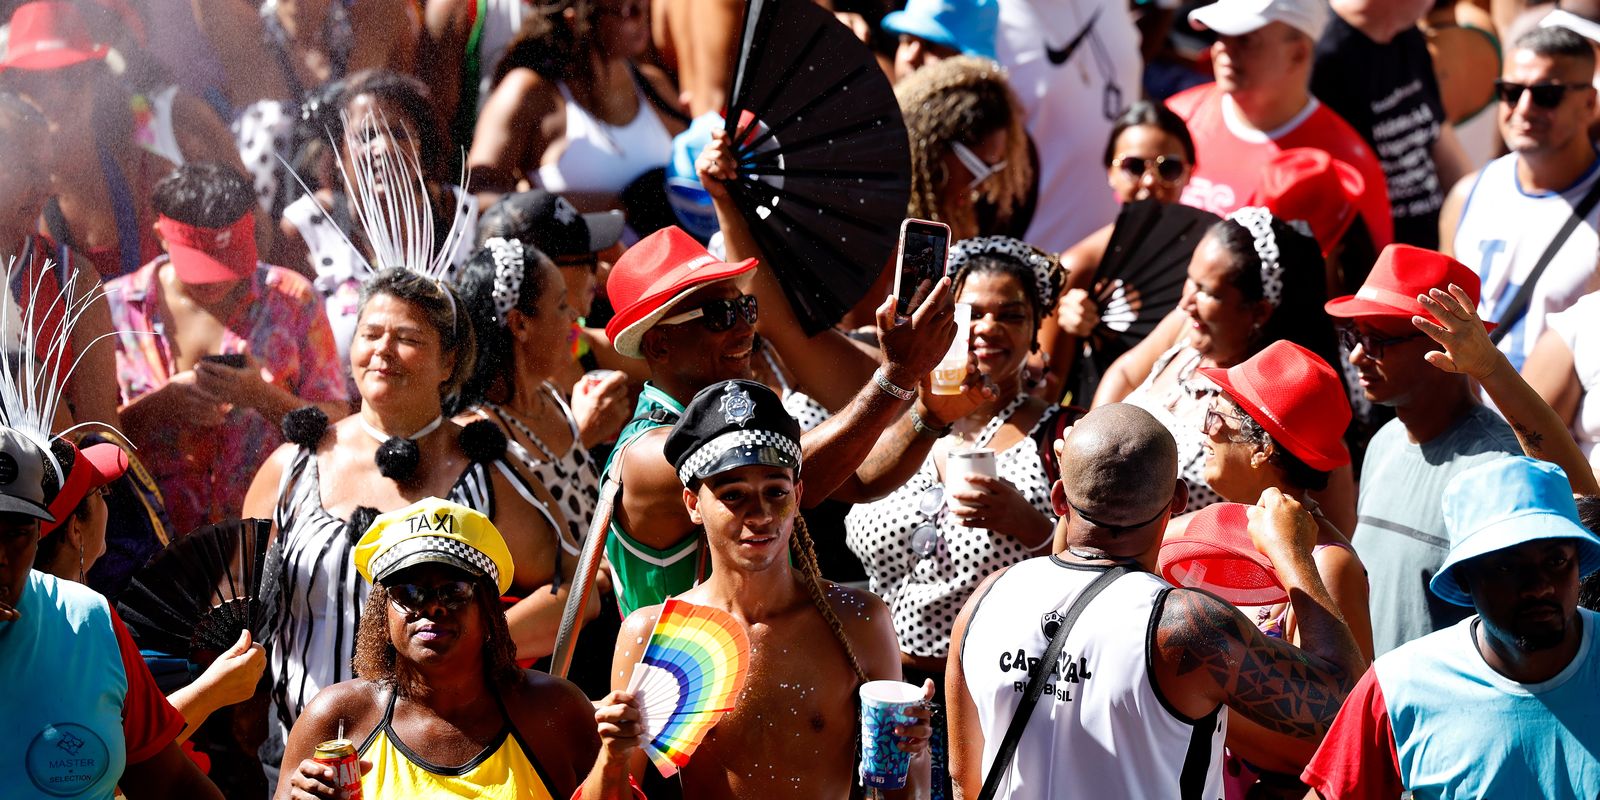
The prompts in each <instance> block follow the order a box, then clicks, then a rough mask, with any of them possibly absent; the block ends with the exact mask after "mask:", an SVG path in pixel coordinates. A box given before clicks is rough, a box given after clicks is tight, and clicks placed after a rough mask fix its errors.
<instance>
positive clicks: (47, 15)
mask: <svg viewBox="0 0 1600 800" xmlns="http://www.w3.org/2000/svg"><path fill="white" fill-rule="evenodd" d="M109 52H111V48H110V47H107V46H106V45H103V44H96V43H95V41H94V39H93V38H91V37H90V36H89V27H88V26H87V25H85V24H84V22H83V17H82V16H80V15H79V14H78V9H77V7H76V6H74V5H72V3H70V2H67V0H41V2H36V3H27V4H24V5H22V6H19V7H18V8H17V10H16V11H15V12H13V13H12V14H11V33H10V36H9V37H8V41H7V43H6V54H5V57H3V58H0V70H7V69H27V70H46V69H60V68H62V67H70V66H72V65H73V64H81V63H83V62H85V61H97V60H100V59H103V58H105V57H106V54H107V53H109Z"/></svg>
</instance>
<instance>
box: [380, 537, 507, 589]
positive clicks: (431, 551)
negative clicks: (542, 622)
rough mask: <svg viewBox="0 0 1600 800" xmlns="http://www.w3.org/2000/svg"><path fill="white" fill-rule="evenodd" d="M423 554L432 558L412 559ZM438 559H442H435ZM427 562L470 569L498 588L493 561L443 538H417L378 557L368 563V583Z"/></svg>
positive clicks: (480, 553)
mask: <svg viewBox="0 0 1600 800" xmlns="http://www.w3.org/2000/svg"><path fill="white" fill-rule="evenodd" d="M423 554H428V555H432V556H435V557H436V558H435V559H429V558H414V557H413V556H420V555H423ZM439 556H442V558H438V557H439ZM430 560H438V561H442V562H445V563H450V564H456V565H459V566H466V567H471V568H472V569H475V570H477V571H478V572H479V573H480V574H483V575H487V576H489V581H490V582H491V583H494V584H495V585H496V586H498V585H499V584H500V570H499V568H497V567H495V565H494V560H493V559H491V558H489V556H487V555H485V554H484V552H483V551H482V550H479V549H478V548H476V547H473V546H472V545H469V544H467V543H465V542H463V541H461V540H459V539H451V538H449V537H447V536H417V537H413V538H410V539H406V540H405V541H403V542H400V543H399V544H396V545H395V546H393V547H391V548H389V549H388V550H385V551H383V552H382V553H379V554H378V556H377V557H376V558H374V559H372V579H373V580H374V581H381V580H383V579H384V578H386V577H388V576H389V573H391V572H394V571H395V570H396V569H398V568H399V567H401V566H408V567H409V566H412V565H414V564H420V563H424V562H426V561H430Z"/></svg>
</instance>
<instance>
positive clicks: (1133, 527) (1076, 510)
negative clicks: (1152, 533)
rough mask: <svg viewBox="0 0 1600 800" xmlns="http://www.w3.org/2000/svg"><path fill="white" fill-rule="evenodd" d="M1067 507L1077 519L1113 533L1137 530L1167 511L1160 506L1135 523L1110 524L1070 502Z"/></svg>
mask: <svg viewBox="0 0 1600 800" xmlns="http://www.w3.org/2000/svg"><path fill="white" fill-rule="evenodd" d="M1067 507H1068V508H1071V509H1072V513H1074V514H1077V515H1078V519H1081V520H1083V521H1084V522H1087V523H1089V524H1090V525H1093V526H1095V527H1096V528H1099V529H1101V530H1103V531H1109V532H1110V533H1113V534H1117V533H1124V532H1127V531H1136V530H1138V529H1140V528H1143V527H1147V526H1149V525H1151V524H1153V523H1155V521H1156V520H1158V519H1161V517H1162V516H1163V515H1165V514H1166V513H1167V508H1166V506H1162V508H1161V510H1160V511H1157V512H1156V515H1155V516H1153V517H1151V518H1149V519H1147V520H1145V521H1144V522H1136V523H1134V524H1132V525H1113V524H1111V523H1109V522H1101V521H1100V520H1097V519H1095V518H1094V517H1091V516H1089V515H1088V514H1085V513H1083V509H1081V508H1078V507H1077V506H1075V505H1073V504H1072V503H1070V502H1069V503H1067Z"/></svg>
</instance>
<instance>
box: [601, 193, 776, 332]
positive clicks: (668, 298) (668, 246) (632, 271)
mask: <svg viewBox="0 0 1600 800" xmlns="http://www.w3.org/2000/svg"><path fill="white" fill-rule="evenodd" d="M755 265H756V260H755V259H753V258H747V259H745V260H744V261H740V262H739V263H737V264H733V263H729V262H726V261H718V260H717V258H716V256H713V255H711V254H710V253H709V252H706V249H705V248H704V247H702V246H701V245H700V243H699V242H697V241H695V240H694V237H692V236H690V235H689V234H687V233H685V232H684V231H683V229H681V228H679V227H677V226H675V225H674V226H672V227H668V228H663V229H661V230H659V231H656V232H655V233H652V234H650V235H649V236H646V237H644V238H643V239H640V240H639V242H638V244H635V245H634V246H632V247H630V248H628V250H627V252H625V253H623V254H622V257H621V258H619V259H617V262H616V263H615V264H613V265H612V266H611V274H610V275H609V276H608V277H607V278H606V295H607V296H608V297H610V298H611V304H612V306H613V307H615V308H616V309H617V315H616V316H614V317H612V318H611V321H610V322H608V323H606V335H607V336H609V337H611V346H612V347H615V348H616V349H617V352H618V353H621V354H622V355H625V356H628V357H629V358H644V353H643V352H642V351H641V350H640V349H639V345H640V343H641V342H642V341H643V339H644V334H645V332H646V331H648V330H650V328H651V327H652V326H654V325H655V324H656V323H657V322H660V321H661V318H662V317H664V316H666V315H667V312H668V311H671V310H672V306H673V305H674V304H676V303H677V302H678V301H679V300H682V299H683V298H684V297H685V296H686V295H688V294H689V293H690V292H693V291H694V290H696V289H698V288H700V287H701V286H704V285H706V284H708V283H712V282H715V281H720V280H726V279H728V278H732V277H735V276H737V275H742V274H744V273H746V272H749V271H750V270H751V269H754V268H755Z"/></svg>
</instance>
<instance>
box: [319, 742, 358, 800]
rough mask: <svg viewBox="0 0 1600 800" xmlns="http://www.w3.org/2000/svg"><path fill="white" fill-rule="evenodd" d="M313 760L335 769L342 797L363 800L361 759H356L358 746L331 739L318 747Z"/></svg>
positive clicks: (350, 799)
mask: <svg viewBox="0 0 1600 800" xmlns="http://www.w3.org/2000/svg"><path fill="white" fill-rule="evenodd" d="M311 759H312V760H313V761H316V762H317V763H318V764H327V765H328V766H330V767H333V769H334V782H335V783H337V784H338V785H339V796H340V797H343V798H344V799H345V800H361V759H359V758H357V757H356V746H355V744H353V743H351V741H350V740H349V739H329V740H328V741H326V742H323V743H322V744H319V745H317V749H316V752H315V753H314V754H313V755H312V756H311Z"/></svg>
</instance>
